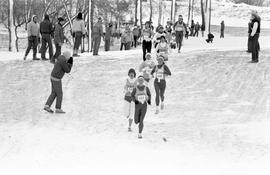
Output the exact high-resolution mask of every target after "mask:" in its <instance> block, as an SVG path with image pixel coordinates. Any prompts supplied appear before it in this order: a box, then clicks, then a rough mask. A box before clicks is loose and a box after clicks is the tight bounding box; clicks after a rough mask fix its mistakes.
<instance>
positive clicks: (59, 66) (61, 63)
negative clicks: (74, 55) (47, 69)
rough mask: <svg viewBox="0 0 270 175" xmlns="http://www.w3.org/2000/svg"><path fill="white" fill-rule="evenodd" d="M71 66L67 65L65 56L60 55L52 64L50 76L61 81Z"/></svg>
mask: <svg viewBox="0 0 270 175" xmlns="http://www.w3.org/2000/svg"><path fill="white" fill-rule="evenodd" d="M71 68H72V64H69V63H67V60H66V58H65V56H63V55H60V56H59V57H58V59H57V61H56V63H55V64H54V67H53V70H52V73H51V76H52V77H53V78H57V79H62V78H63V76H64V75H65V73H69V72H70V71H71Z"/></svg>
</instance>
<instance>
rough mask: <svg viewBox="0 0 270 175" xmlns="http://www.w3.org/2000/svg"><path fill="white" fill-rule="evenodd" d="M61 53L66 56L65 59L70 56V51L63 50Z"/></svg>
mask: <svg viewBox="0 0 270 175" xmlns="http://www.w3.org/2000/svg"><path fill="white" fill-rule="evenodd" d="M63 55H64V57H65V58H66V60H68V59H69V58H70V57H71V53H70V52H69V51H65V52H63Z"/></svg>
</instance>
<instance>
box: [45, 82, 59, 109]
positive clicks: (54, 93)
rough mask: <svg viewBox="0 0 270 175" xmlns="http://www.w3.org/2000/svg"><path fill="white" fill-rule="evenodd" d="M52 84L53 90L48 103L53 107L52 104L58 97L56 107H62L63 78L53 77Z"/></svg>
mask: <svg viewBox="0 0 270 175" xmlns="http://www.w3.org/2000/svg"><path fill="white" fill-rule="evenodd" d="M51 84H52V92H51V95H50V96H49V98H48V100H47V102H46V105H48V106H50V107H51V105H52V104H53V101H54V100H55V98H56V104H55V108H56V109H61V106H62V99H63V91H62V81H61V80H59V81H56V80H52V79H51Z"/></svg>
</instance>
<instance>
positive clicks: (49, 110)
mask: <svg viewBox="0 0 270 175" xmlns="http://www.w3.org/2000/svg"><path fill="white" fill-rule="evenodd" d="M43 109H44V110H45V111H47V112H49V113H53V110H52V109H51V108H50V106H48V105H45V106H44V108H43Z"/></svg>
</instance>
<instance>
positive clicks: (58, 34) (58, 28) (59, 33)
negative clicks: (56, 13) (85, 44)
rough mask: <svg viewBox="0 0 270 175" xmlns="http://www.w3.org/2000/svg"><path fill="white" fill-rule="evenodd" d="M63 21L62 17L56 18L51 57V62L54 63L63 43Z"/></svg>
mask: <svg viewBox="0 0 270 175" xmlns="http://www.w3.org/2000/svg"><path fill="white" fill-rule="evenodd" d="M64 23H65V21H64V19H63V18H62V17H59V18H58V23H57V24H56V25H55V30H54V45H55V49H56V51H55V54H54V56H53V57H52V59H51V63H53V64H54V63H55V59H57V58H58V56H59V55H61V48H62V45H63V44H64V39H65V35H64V29H63V25H64Z"/></svg>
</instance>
